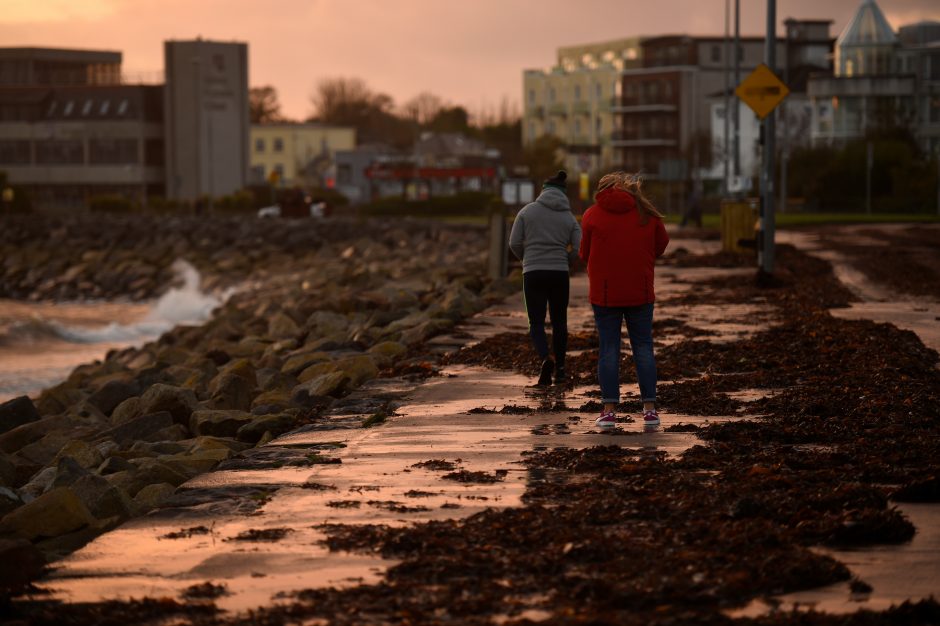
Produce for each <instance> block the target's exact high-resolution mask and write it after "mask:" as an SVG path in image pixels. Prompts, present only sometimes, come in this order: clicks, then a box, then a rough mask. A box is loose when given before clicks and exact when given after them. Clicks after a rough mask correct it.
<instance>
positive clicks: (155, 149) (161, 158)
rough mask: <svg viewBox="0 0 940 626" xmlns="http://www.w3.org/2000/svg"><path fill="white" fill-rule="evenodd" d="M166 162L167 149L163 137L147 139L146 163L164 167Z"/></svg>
mask: <svg viewBox="0 0 940 626" xmlns="http://www.w3.org/2000/svg"><path fill="white" fill-rule="evenodd" d="M165 162H166V150H165V149H164V146H163V140H162V139H156V138H153V139H147V140H146V141H144V165H149V166H152V167H162V166H163V165H164V164H165Z"/></svg>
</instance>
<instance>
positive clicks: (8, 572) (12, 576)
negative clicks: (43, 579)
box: [0, 539, 46, 590]
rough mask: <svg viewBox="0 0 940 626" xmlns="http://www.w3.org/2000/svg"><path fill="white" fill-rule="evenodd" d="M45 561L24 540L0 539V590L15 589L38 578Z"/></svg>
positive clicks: (37, 550)
mask: <svg viewBox="0 0 940 626" xmlns="http://www.w3.org/2000/svg"><path fill="white" fill-rule="evenodd" d="M45 567H46V559H44V558H43V556H42V553H41V552H39V549H38V548H36V546H34V545H33V544H31V543H30V542H29V541H27V540H25V539H0V589H2V590H8V589H16V588H18V587H22V586H24V585H26V584H27V583H29V582H31V581H33V580H35V579H36V578H39V576H40V574H42V571H43V569H45Z"/></svg>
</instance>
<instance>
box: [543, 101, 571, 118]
mask: <svg viewBox="0 0 940 626" xmlns="http://www.w3.org/2000/svg"><path fill="white" fill-rule="evenodd" d="M548 114H549V115H559V116H562V117H566V116H567V115H568V105H567V104H565V103H563V102H556V103H554V104H550V105H548Z"/></svg>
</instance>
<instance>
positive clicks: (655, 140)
mask: <svg viewBox="0 0 940 626" xmlns="http://www.w3.org/2000/svg"><path fill="white" fill-rule="evenodd" d="M610 141H611V144H613V145H614V146H616V147H618V148H675V147H678V145H679V142H678V141H677V140H676V138H675V137H674V136H670V135H669V134H667V133H656V134H654V133H651V132H636V131H629V132H628V131H624V130H615V131H614V132H612V133H611V134H610Z"/></svg>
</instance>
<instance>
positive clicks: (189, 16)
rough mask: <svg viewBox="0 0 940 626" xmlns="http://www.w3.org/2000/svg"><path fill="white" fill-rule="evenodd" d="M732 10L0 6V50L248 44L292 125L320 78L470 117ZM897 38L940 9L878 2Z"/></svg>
mask: <svg viewBox="0 0 940 626" xmlns="http://www.w3.org/2000/svg"><path fill="white" fill-rule="evenodd" d="M860 2H861V0H826V1H821V0H779V1H778V2H777V16H778V24H780V23H782V21H783V20H784V19H785V18H787V17H796V18H816V19H821V18H822V19H832V20H833V21H834V23H833V29H832V34H833V36H837V35H838V34H839V31H840V30H841V29H842V28H843V27H844V26H845V24H846V23H847V22H848V20H849V19H851V17H852V15H853V14H854V12H855V9H856V8H857V7H858V6H859V4H860ZM724 6H725V2H724V0H660V1H658V2H656V1H645V2H639V1H635V0H578V1H573V0H567V1H563V0H474V1H473V2H466V1H463V0H460V1H458V0H280V1H279V2H258V1H256V0H254V1H248V0H0V46H26V45H29V46H49V47H64V48H93V49H106V50H117V51H121V52H123V53H124V70H125V71H126V72H130V73H149V74H151V75H154V74H155V73H156V72H159V71H160V70H161V69H162V66H163V59H162V54H163V46H162V42H163V41H164V40H166V39H191V38H195V37H197V36H202V37H203V38H207V39H217V40H222V41H231V40H237V41H245V42H248V44H249V46H250V47H249V57H250V70H249V71H250V74H249V76H250V81H251V84H252V85H253V86H257V85H266V84H269V85H273V86H274V87H275V88H276V89H277V90H278V92H279V94H280V99H281V101H282V104H283V111H284V113H286V114H287V115H288V116H291V117H294V118H303V117H306V116H307V115H309V114H310V113H311V112H312V111H311V106H310V104H309V96H310V94H311V92H312V91H313V89H314V86H315V85H316V83H317V81H318V80H320V79H322V78H327V77H336V76H349V77H359V78H362V79H364V80H365V81H366V82H367V83H368V85H369V86H370V87H372V88H373V89H375V90H377V91H382V92H385V93H387V94H389V95H391V96H392V97H393V98H394V99H395V100H396V102H398V103H401V102H403V101H405V100H407V99H408V98H410V97H412V96H414V95H416V94H418V93H419V92H421V91H430V92H432V93H435V94H437V95H439V96H441V97H442V98H443V99H444V100H445V101H448V102H451V103H454V104H462V105H464V106H466V107H467V108H468V109H470V110H471V112H476V111H479V110H480V109H481V108H493V107H495V106H496V105H497V104H498V103H499V102H500V100H502V99H503V97H508V98H509V100H510V101H511V102H514V103H518V102H519V101H520V100H521V91H522V70H523V69H525V68H538V67H547V66H549V65H551V64H552V62H553V60H554V56H555V48H556V47H558V46H562V45H570V44H577V43H588V42H592V41H601V40H604V39H613V38H618V37H629V36H641V35H659V34H669V33H691V34H695V35H720V34H722V33H723V32H724ZM879 6H881V8H882V10H883V11H884V12H885V14H886V15H887V17H888V20H889V21H890V22H891V24H892V26H894V28H895V29H897V27H898V26H900V25H903V24H907V23H911V22H913V21H917V20H921V19H933V20H940V2H938V1H937V0H881V1H880V2H879ZM741 7H742V8H741V28H742V34H746V35H759V34H761V33H762V32H763V29H764V24H765V13H764V11H765V7H766V2H764V1H763V0H741Z"/></svg>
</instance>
